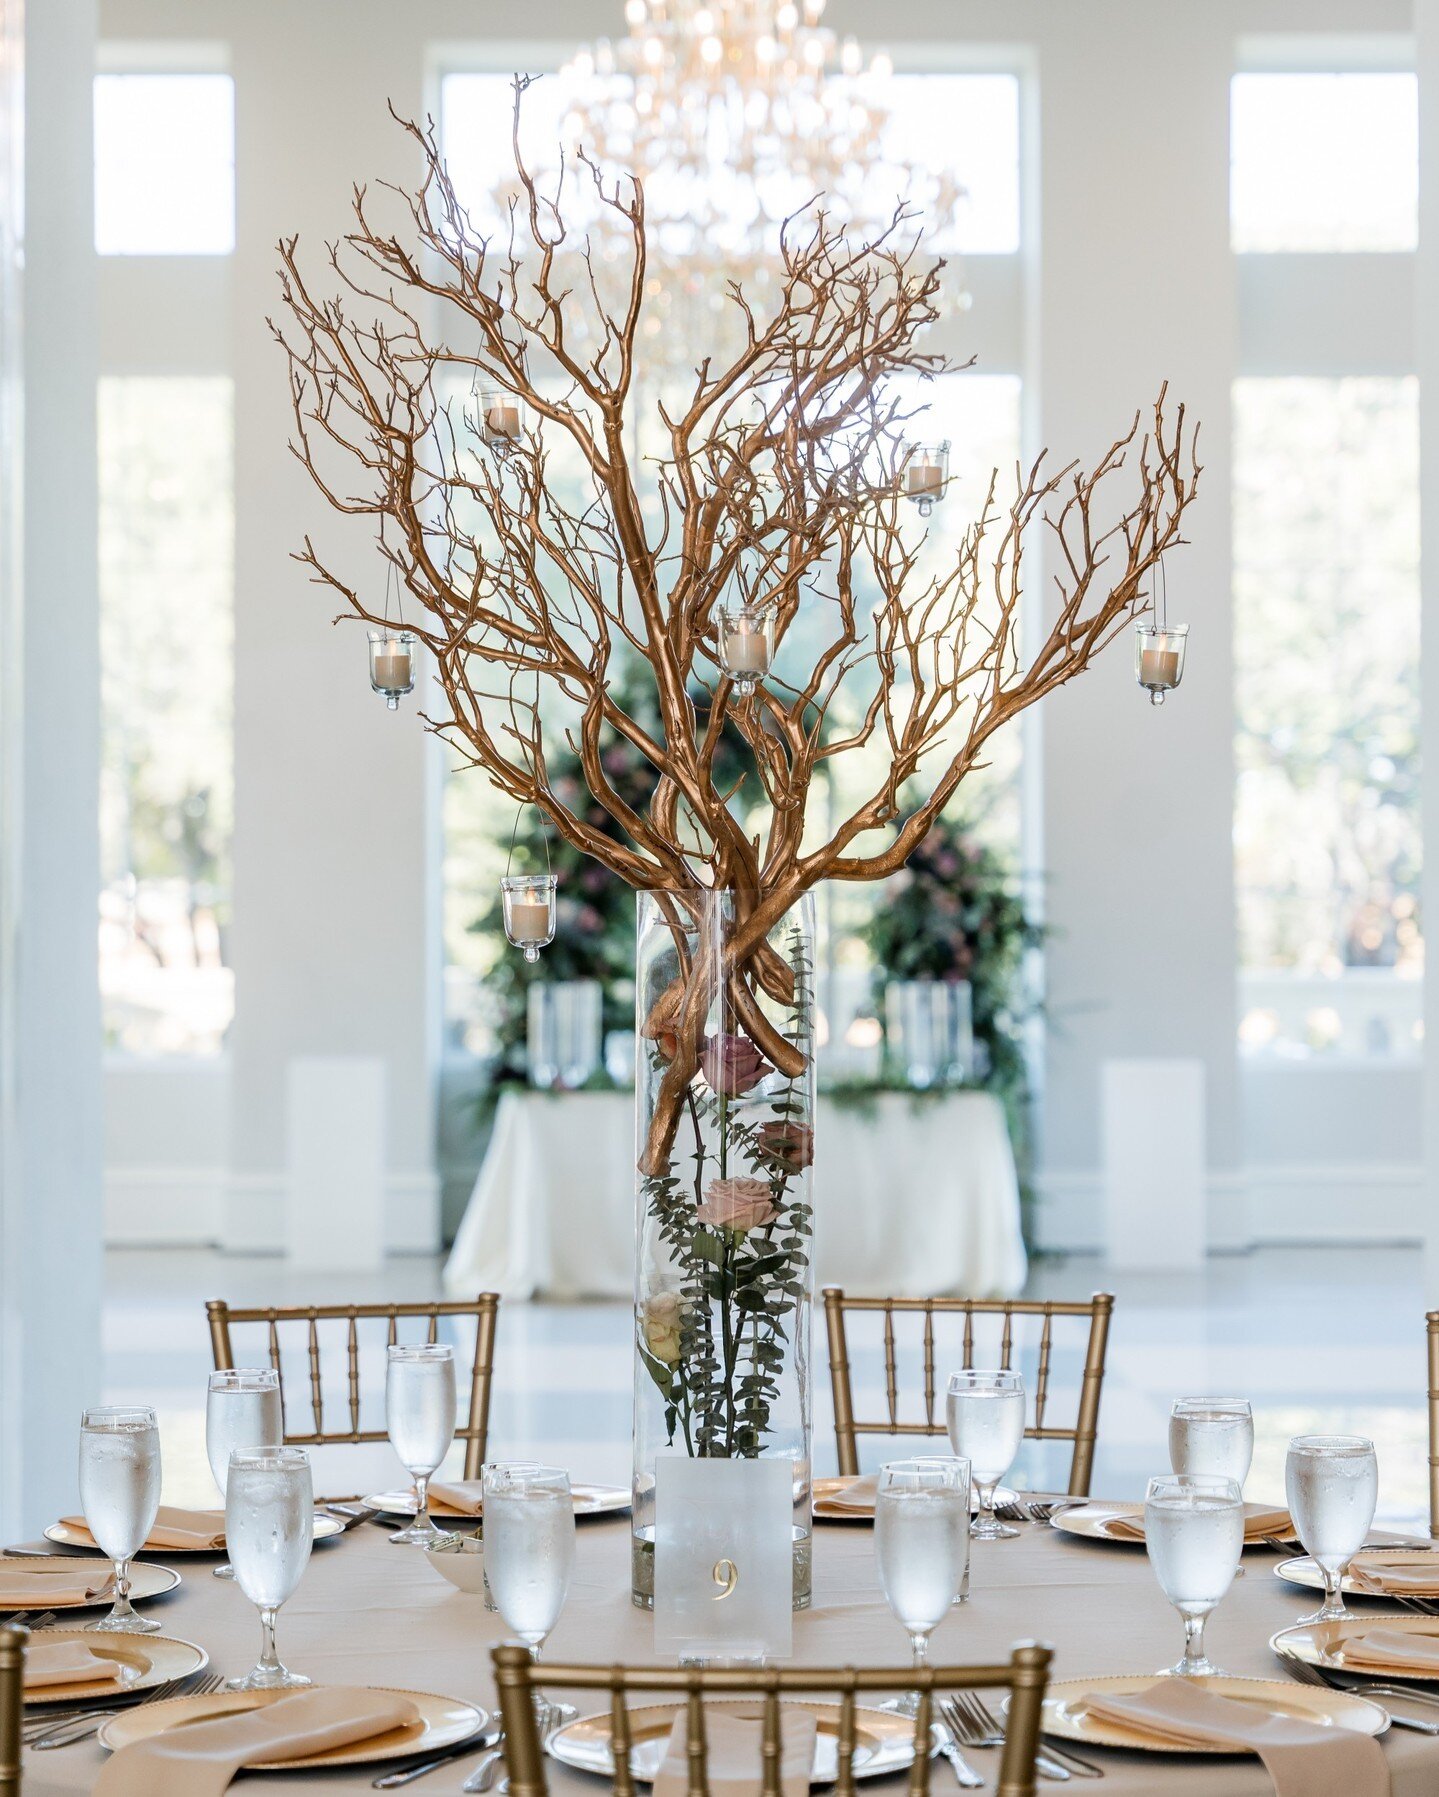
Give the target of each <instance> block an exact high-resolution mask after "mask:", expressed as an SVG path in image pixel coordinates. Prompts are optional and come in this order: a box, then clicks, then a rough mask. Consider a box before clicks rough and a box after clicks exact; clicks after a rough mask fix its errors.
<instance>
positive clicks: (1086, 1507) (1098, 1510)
mask: <svg viewBox="0 0 1439 1797" xmlns="http://www.w3.org/2000/svg"><path fill="white" fill-rule="evenodd" d="M1272 1508H1273V1505H1271V1504H1246V1505H1245V1509H1246V1511H1247V1512H1249V1513H1250V1514H1253V1513H1254V1512H1255V1511H1258V1510H1269V1509H1272ZM1116 1523H1128V1524H1130V1525H1134V1524H1137V1525H1138V1526H1139V1528H1140V1529H1141V1531H1142V1530H1143V1528H1144V1505H1143V1504H1121V1503H1118V1502H1110V1501H1107V1500H1104V1501H1100V1502H1097V1503H1092V1504H1075V1505H1073V1506H1072V1507H1071V1508H1069V1509H1064V1510H1056V1511H1055V1513H1054V1515H1053V1516H1052V1517H1050V1519H1049V1526H1050V1527H1051V1528H1053V1529H1059V1530H1060V1531H1061V1532H1062V1533H1063V1534H1065V1535H1079V1536H1082V1537H1083V1539H1084V1540H1086V1541H1112V1542H1114V1543H1115V1545H1116V1546H1118V1547H1138V1548H1142V1547H1143V1546H1144V1536H1143V1534H1142V1533H1141V1534H1139V1535H1138V1536H1135V1535H1129V1534H1125V1533H1122V1532H1120V1531H1117V1530H1116V1528H1115V1524H1116ZM1276 1539H1281V1540H1292V1539H1293V1537H1291V1536H1283V1537H1276ZM1256 1547H1262V1548H1265V1549H1266V1550H1267V1549H1268V1547H1269V1537H1268V1536H1264V1537H1262V1538H1261V1539H1259V1540H1257V1541H1246V1542H1245V1543H1244V1551H1245V1552H1246V1553H1248V1552H1249V1551H1250V1550H1251V1549H1252V1548H1256Z"/></svg>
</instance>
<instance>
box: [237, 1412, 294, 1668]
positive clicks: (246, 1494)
mask: <svg viewBox="0 0 1439 1797" xmlns="http://www.w3.org/2000/svg"><path fill="white" fill-rule="evenodd" d="M314 1517H315V1493H314V1487H313V1485H312V1482H311V1477H310V1456H309V1455H308V1454H307V1453H306V1452H305V1451H304V1449H303V1448H277V1447H264V1448H236V1449H235V1451H234V1452H233V1453H232V1454H231V1455H230V1469H229V1474H228V1477H227V1480H226V1489H225V1541H226V1543H227V1545H228V1547H229V1549H230V1561H231V1564H232V1565H233V1566H234V1568H235V1582H236V1584H238V1585H239V1587H240V1589H241V1590H242V1591H243V1592H244V1593H245V1596H246V1597H248V1598H249V1600H250V1602H251V1603H252V1604H254V1605H255V1607H256V1608H257V1609H258V1610H259V1612H260V1627H261V1630H262V1635H263V1644H262V1648H261V1652H260V1658H259V1661H258V1662H257V1664H256V1665H255V1667H254V1668H253V1670H252V1671H250V1672H247V1673H246V1674H245V1676H244V1677H243V1678H234V1679H231V1680H230V1681H229V1683H228V1684H227V1685H226V1687H225V1688H226V1690H227V1691H286V1690H290V1689H291V1688H292V1687H296V1686H299V1685H308V1684H309V1682H310V1681H309V1679H308V1678H306V1677H305V1675H304V1674H303V1673H300V1672H291V1671H290V1669H289V1668H288V1667H287V1666H285V1665H283V1664H282V1663H281V1661H280V1658H279V1656H278V1654H277V1653H276V1652H275V1618H276V1616H277V1614H278V1613H279V1610H280V1606H281V1605H282V1604H283V1603H285V1602H286V1601H287V1600H288V1599H289V1598H291V1597H293V1596H294V1593H295V1587H296V1586H297V1585H298V1584H299V1582H300V1578H301V1575H302V1574H303V1573H304V1570H305V1568H306V1567H307V1566H308V1565H309V1563H310V1548H311V1545H312V1543H313V1541H314V1538H315V1529H314Z"/></svg>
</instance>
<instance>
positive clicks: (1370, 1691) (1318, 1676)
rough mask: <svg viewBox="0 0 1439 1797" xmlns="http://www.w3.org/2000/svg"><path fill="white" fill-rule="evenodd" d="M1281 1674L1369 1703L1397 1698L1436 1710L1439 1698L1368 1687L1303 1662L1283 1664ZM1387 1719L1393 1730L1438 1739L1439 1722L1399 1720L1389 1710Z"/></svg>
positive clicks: (1409, 1689) (1402, 1688)
mask: <svg viewBox="0 0 1439 1797" xmlns="http://www.w3.org/2000/svg"><path fill="white" fill-rule="evenodd" d="M1284 1670H1285V1671H1286V1672H1287V1673H1288V1674H1289V1676H1290V1678H1292V1679H1295V1680H1297V1681H1298V1683H1299V1684H1301V1685H1318V1686H1320V1687H1321V1688H1322V1689H1323V1690H1326V1691H1348V1692H1351V1693H1352V1694H1353V1695H1354V1696H1355V1697H1366V1698H1368V1699H1369V1700H1370V1702H1371V1703H1372V1702H1373V1700H1374V1699H1375V1698H1376V1697H1390V1698H1398V1699H1399V1700H1400V1702H1402V1703H1427V1704H1430V1705H1432V1706H1435V1707H1439V1696H1436V1695H1435V1693H1434V1692H1433V1691H1422V1690H1420V1689H1419V1687H1418V1686H1417V1685H1389V1684H1383V1683H1374V1684H1371V1683H1370V1682H1369V1681H1368V1680H1367V1679H1358V1678H1354V1679H1350V1678H1341V1677H1340V1675H1339V1674H1338V1673H1337V1672H1332V1671H1331V1670H1330V1669H1329V1668H1328V1667H1327V1666H1312V1665H1310V1664H1309V1662H1308V1661H1306V1660H1286V1661H1285V1662H1284ZM1379 1707H1380V1708H1383V1706H1382V1705H1380V1706H1379ZM1388 1715H1389V1720H1390V1721H1391V1722H1392V1723H1393V1724H1394V1725H1395V1727H1396V1728H1412V1729H1413V1730H1414V1731H1415V1733H1416V1734H1421V1735H1439V1721H1435V1722H1423V1721H1421V1720H1420V1719H1419V1718H1418V1717H1417V1716H1401V1715H1399V1714H1397V1712H1395V1711H1392V1710H1391V1711H1389V1712H1388Z"/></svg>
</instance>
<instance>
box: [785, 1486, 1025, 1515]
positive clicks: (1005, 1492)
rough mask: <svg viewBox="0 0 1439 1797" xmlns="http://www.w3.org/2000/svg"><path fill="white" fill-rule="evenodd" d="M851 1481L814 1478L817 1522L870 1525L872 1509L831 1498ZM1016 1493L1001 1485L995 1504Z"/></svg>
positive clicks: (972, 1500)
mask: <svg viewBox="0 0 1439 1797" xmlns="http://www.w3.org/2000/svg"><path fill="white" fill-rule="evenodd" d="M850 1482H851V1481H850V1480H849V1479H815V1480H814V1481H813V1482H812V1484H811V1486H810V1507H811V1511H812V1514H813V1515H814V1517H815V1520H816V1521H817V1522H862V1523H866V1524H870V1525H872V1524H873V1522H874V1511H873V1510H872V1509H871V1510H856V1509H855V1508H854V1507H853V1506H852V1505H849V1504H836V1503H835V1502H834V1501H833V1499H834V1496H835V1494H836V1492H840V1491H843V1490H844V1488H845V1486H846V1485H848V1484H849V1483H850ZM1017 1495H1018V1494H1017V1493H1016V1492H1013V1491H1011V1490H1010V1489H1009V1487H1008V1486H1007V1485H1001V1486H999V1487H998V1488H997V1490H996V1491H995V1494H994V1501H995V1503H996V1504H1012V1503H1013V1502H1014V1501H1015V1498H1016V1497H1017ZM969 1508H970V1514H971V1515H978V1513H979V1498H978V1497H977V1496H976V1495H975V1493H974V1492H972V1491H971V1492H970V1494H969Z"/></svg>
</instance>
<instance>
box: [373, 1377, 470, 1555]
mask: <svg viewBox="0 0 1439 1797" xmlns="http://www.w3.org/2000/svg"><path fill="white" fill-rule="evenodd" d="M385 1427H386V1429H387V1430H388V1431H389V1436H390V1446H391V1447H392V1448H393V1449H394V1450H395V1452H396V1453H397V1454H398V1455H399V1457H400V1464H401V1465H402V1466H403V1467H404V1469H405V1471H406V1472H407V1473H408V1474H409V1475H410V1477H411V1478H412V1479H413V1480H414V1481H415V1520H414V1521H413V1522H412V1523H411V1524H410V1526H409V1527H408V1528H407V1529H401V1530H400V1531H399V1532H398V1533H397V1534H394V1535H391V1537H390V1540H391V1541H392V1542H397V1543H398V1544H399V1545H400V1546H401V1547H433V1546H434V1545H435V1543H436V1542H437V1541H446V1540H449V1539H450V1537H449V1536H448V1535H447V1534H446V1532H445V1531H444V1530H443V1529H437V1528H436V1527H435V1525H434V1523H433V1522H432V1521H431V1520H430V1478H431V1476H432V1474H433V1473H434V1471H435V1468H436V1467H437V1466H438V1465H439V1464H440V1462H441V1461H442V1460H443V1459H444V1457H445V1455H446V1454H447V1453H448V1452H449V1451H450V1443H451V1442H452V1441H453V1440H454V1439H455V1355H454V1350H453V1349H452V1348H451V1347H450V1345H449V1344H448V1342H398V1343H395V1344H394V1345H392V1346H391V1348H390V1351H389V1356H388V1359H387V1362H386V1366H385Z"/></svg>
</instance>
